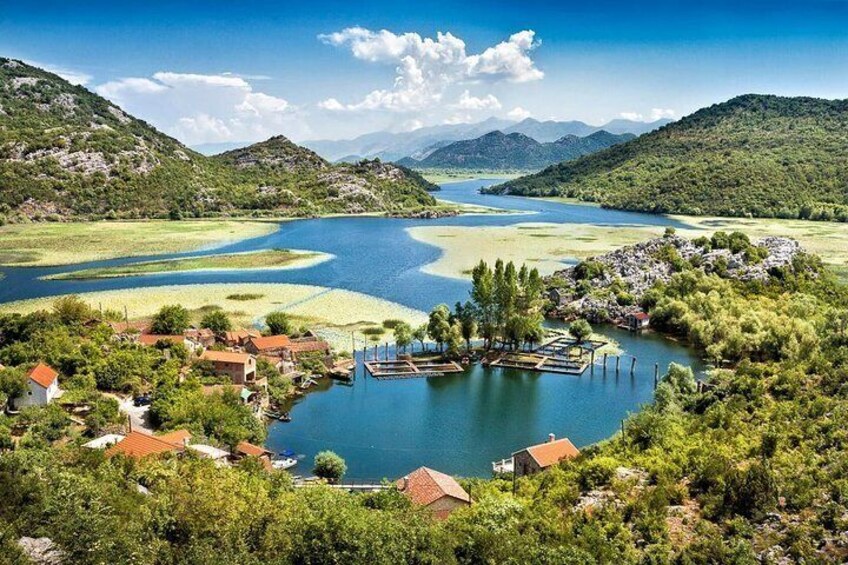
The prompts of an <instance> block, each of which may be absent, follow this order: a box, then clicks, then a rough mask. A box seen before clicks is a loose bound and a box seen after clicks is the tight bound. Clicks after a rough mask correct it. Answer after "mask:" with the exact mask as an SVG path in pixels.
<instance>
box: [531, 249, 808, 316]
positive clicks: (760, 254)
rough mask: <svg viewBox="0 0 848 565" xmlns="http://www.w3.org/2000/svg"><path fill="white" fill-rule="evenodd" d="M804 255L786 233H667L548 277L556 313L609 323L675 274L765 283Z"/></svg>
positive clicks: (623, 314)
mask: <svg viewBox="0 0 848 565" xmlns="http://www.w3.org/2000/svg"><path fill="white" fill-rule="evenodd" d="M801 253H803V249H802V248H801V246H800V244H799V243H798V242H797V241H795V240H794V239H789V238H785V237H766V238H763V239H761V240H759V241H755V242H751V241H750V240H749V239H748V237H747V236H746V235H744V234H742V233H739V232H733V233H731V234H726V233H724V232H716V233H715V234H714V235H713V236H712V237H711V238H707V237H702V238H698V239H695V240H689V239H686V238H684V237H680V236H677V235H674V234H673V233H668V234H666V235H665V236H664V237H659V238H655V239H651V240H648V241H645V242H642V243H638V244H636V245H632V246H627V247H622V248H621V249H617V250H615V251H613V252H611V253H607V254H605V255H601V256H599V257H592V258H590V259H587V260H585V261H581V262H580V263H578V264H577V265H574V266H573V267H568V268H567V269H564V270H562V271H558V272H556V273H554V274H553V275H551V276H550V277H548V279H547V284H548V287H549V289H550V290H554V289H556V292H555V293H553V294H552V301H553V302H554V304H553V306H554V308H555V310H556V311H558V312H559V313H561V314H565V315H578V316H582V317H586V318H588V319H589V320H590V321H596V322H608V321H615V320H618V319H621V318H623V317H624V316H625V315H626V314H627V313H629V312H633V311H637V310H639V309H640V308H641V307H640V304H641V302H642V300H643V298H644V296H645V293H646V292H647V291H648V290H649V289H650V288H651V287H652V286H654V285H655V284H656V283H659V282H668V281H669V280H670V279H671V277H672V275H674V274H675V273H679V272H683V271H686V270H690V269H697V270H701V271H704V272H706V273H714V274H717V275H719V276H721V277H723V278H727V279H734V280H741V281H766V280H768V278H769V277H770V276H772V275H774V274H777V273H779V271H780V270H781V269H784V268H792V265H793V263H794V260H795V258H796V257H797V256H798V255H799V254H801Z"/></svg>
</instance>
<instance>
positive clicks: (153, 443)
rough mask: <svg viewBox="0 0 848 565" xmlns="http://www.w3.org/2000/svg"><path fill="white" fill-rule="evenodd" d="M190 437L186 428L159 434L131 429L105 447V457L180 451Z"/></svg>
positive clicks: (141, 456) (138, 455) (183, 448)
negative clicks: (115, 441) (112, 443)
mask: <svg viewBox="0 0 848 565" xmlns="http://www.w3.org/2000/svg"><path fill="white" fill-rule="evenodd" d="M190 439H191V434H190V433H189V432H188V431H186V430H176V431H173V432H170V433H167V434H162V435H161V436H154V435H150V434H145V433H142V432H136V431H132V432H130V433H129V434H127V436H126V437H125V438H124V439H122V440H121V441H119V442H118V443H116V444H114V445H113V446H112V447H110V448H109V449H107V450H106V457H114V456H115V455H118V454H121V455H124V456H126V457H132V458H133V459H142V458H144V457H148V456H150V455H161V454H163V453H182V452H183V451H184V450H185V448H186V446H187V445H188V442H189V440H190Z"/></svg>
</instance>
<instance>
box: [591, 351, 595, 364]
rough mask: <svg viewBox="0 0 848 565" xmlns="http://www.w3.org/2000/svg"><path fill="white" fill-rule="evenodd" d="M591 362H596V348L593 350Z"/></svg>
mask: <svg viewBox="0 0 848 565" xmlns="http://www.w3.org/2000/svg"><path fill="white" fill-rule="evenodd" d="M591 363H592V365H594V364H595V350H594V349H593V350H592V360H591Z"/></svg>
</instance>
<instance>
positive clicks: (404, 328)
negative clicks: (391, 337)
mask: <svg viewBox="0 0 848 565" xmlns="http://www.w3.org/2000/svg"><path fill="white" fill-rule="evenodd" d="M412 339H413V336H412V326H410V325H409V324H407V323H406V322H399V323H398V324H396V325H395V345H396V346H397V347H402V348H403V350H404V351H406V348H407V346H408V345H409V344H411V343H412Z"/></svg>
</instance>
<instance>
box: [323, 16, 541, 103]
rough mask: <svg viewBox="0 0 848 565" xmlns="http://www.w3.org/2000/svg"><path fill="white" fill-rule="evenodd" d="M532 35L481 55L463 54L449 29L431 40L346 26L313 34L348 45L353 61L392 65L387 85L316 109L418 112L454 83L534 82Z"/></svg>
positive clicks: (489, 98)
mask: <svg viewBox="0 0 848 565" xmlns="http://www.w3.org/2000/svg"><path fill="white" fill-rule="evenodd" d="M535 37H536V34H535V32H534V31H533V30H525V31H521V32H518V33H515V34H513V35H511V36H510V37H509V39H508V40H507V41H503V42H501V43H498V44H497V45H494V46H492V47H489V48H488V49H485V50H484V51H483V52H482V53H479V54H471V55H469V54H468V53H467V52H466V48H465V42H464V41H463V40H462V39H460V38H458V37H456V36H455V35H453V34H451V33H442V32H439V33H437V34H436V38H435V39H434V38H432V37H421V36H420V35H419V34H417V33H403V34H396V33H394V32H391V31H388V30H385V29H384V30H380V31H371V30H369V29H365V28H362V27H351V28H346V29H344V30H342V31H338V32H335V33H330V34H326V35H319V36H318V38H319V40H321V41H322V42H324V43H326V44H328V45H333V46H336V47H344V48H347V49H349V50H350V53H351V54H352V55H353V56H354V57H355V58H356V59H359V60H362V61H367V62H369V63H380V64H391V65H395V78H394V84H393V86H392V88H390V89H389V88H385V89H377V90H373V91H372V92H370V93H369V94H367V95H366V96H365V97H364V98H363V99H362V100H360V101H358V102H349V103H342V102H340V101H339V100H338V99H336V98H329V99H327V100H324V101H323V102H321V103H320V104H319V107H321V108H322V109H324V110H330V111H336V112H338V111H360V110H388V111H393V112H411V111H420V110H424V109H427V108H431V107H433V106H435V105H437V104H439V103H441V101H442V98H443V96H444V93H445V91H446V90H447V89H448V87H450V86H451V85H454V84H459V83H463V82H495V81H508V82H528V81H534V80H540V79H542V78H543V77H544V73H543V72H542V71H541V70H539V69H538V68H536V65H535V62H534V61H533V59H532V58H531V57H530V52H531V51H532V50H533V49H535V48H536V47H537V46H538V45H539V44H540V42H539V41H537V40H536V38H535ZM472 98H473V97H471V96H470V94H469V95H468V96H467V100H466V103H468V104H474V103H475V102H473V101H472V100H471V99H472ZM476 100H479V101H482V103H483V104H484V105H492V104H494V103H497V104H498V106H499V105H500V103H499V102H497V99H496V98H495V97H494V96H492V95H487V96H485V97H483V98H477V99H476ZM460 103H462V100H461V101H460ZM469 109H471V108H469ZM480 109H489V107H488V106H487V107H484V108H480Z"/></svg>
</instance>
